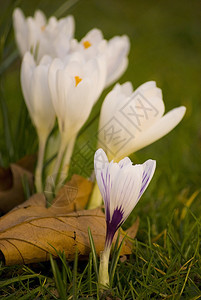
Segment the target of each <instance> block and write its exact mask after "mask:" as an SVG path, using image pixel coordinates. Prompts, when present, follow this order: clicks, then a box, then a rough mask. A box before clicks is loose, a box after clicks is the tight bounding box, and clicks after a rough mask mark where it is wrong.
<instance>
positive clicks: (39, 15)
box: [34, 10, 47, 27]
mask: <svg viewBox="0 0 201 300" xmlns="http://www.w3.org/2000/svg"><path fill="white" fill-rule="evenodd" d="M34 19H35V21H36V23H37V24H38V26H40V27H42V26H44V25H46V22H47V20H46V16H45V15H44V13H43V12H42V11H41V10H36V11H35V14H34Z"/></svg>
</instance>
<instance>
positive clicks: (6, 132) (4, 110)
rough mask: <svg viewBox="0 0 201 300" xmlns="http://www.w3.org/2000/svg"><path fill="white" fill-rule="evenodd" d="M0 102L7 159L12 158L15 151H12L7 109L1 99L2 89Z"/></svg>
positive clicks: (0, 95)
mask: <svg viewBox="0 0 201 300" xmlns="http://www.w3.org/2000/svg"><path fill="white" fill-rule="evenodd" d="M0 103H1V110H2V117H3V128H4V136H5V142H6V148H7V152H8V154H9V160H13V159H14V153H15V151H14V145H13V141H12V134H11V130H10V121H9V116H8V109H7V105H6V103H5V100H4V99H3V93H2V91H1V93H0Z"/></svg>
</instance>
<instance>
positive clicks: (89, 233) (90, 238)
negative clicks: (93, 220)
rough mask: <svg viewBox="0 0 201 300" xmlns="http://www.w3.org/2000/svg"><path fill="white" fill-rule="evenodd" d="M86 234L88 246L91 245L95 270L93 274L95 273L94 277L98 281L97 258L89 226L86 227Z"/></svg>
mask: <svg viewBox="0 0 201 300" xmlns="http://www.w3.org/2000/svg"><path fill="white" fill-rule="evenodd" d="M88 235H89V242H90V246H91V252H92V258H93V265H94V271H95V274H96V279H97V281H98V259H97V255H96V247H95V244H94V240H93V236H92V233H91V229H90V228H89V227H88Z"/></svg>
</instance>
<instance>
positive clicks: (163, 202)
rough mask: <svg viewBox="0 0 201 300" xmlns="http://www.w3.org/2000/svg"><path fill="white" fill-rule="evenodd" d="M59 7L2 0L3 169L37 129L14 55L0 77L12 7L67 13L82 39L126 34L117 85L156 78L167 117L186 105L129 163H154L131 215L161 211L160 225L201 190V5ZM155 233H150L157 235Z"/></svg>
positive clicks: (85, 0) (86, 0)
mask: <svg viewBox="0 0 201 300" xmlns="http://www.w3.org/2000/svg"><path fill="white" fill-rule="evenodd" d="M64 3H65V2H64V1H60V0H51V1H50V0H49V1H48V0H40V1H39V0H37V1H36V0H35V1H34V0H31V1H25V0H22V1H8V0H4V1H2V0H1V11H0V20H1V50H2V48H3V47H2V45H3V46H4V49H3V51H1V66H0V70H1V98H2V99H4V101H5V103H6V105H7V109H8V116H9V120H10V127H11V136H10V141H9V140H8V136H7V141H6V138H5V135H6V132H5V130H3V128H4V127H3V122H4V121H3V114H0V151H1V157H0V158H1V164H4V165H6V164H8V163H9V162H10V161H15V160H16V159H19V158H20V156H23V155H25V154H26V153H32V152H36V151H37V140H36V136H35V131H34V129H33V128H32V126H31V124H30V121H29V119H28V117H27V113H26V109H25V105H24V102H23V98H22V94H21V88H20V80H19V70H20V59H19V57H18V58H17V59H16V60H14V62H13V63H12V64H11V65H10V66H9V68H8V69H7V70H6V71H5V72H2V70H3V67H2V66H4V65H5V62H7V59H8V58H9V57H10V55H12V53H13V52H14V51H16V45H15V41H14V36H13V29H12V7H13V8H14V7H15V6H19V7H21V8H22V10H23V11H24V13H25V15H26V16H28V15H33V12H34V11H35V10H36V9H41V10H43V11H44V12H45V14H46V15H47V16H48V17H49V16H50V15H52V14H54V13H55V12H57V15H59V17H63V16H65V15H67V14H72V15H73V16H74V17H75V21H76V31H75V37H76V38H77V39H81V38H82V37H83V36H84V35H85V34H86V33H87V32H88V31H89V30H90V29H92V28H94V27H97V28H100V29H101V30H102V31H103V34H104V36H105V38H106V39H109V38H112V37H113V36H114V35H122V34H127V35H128V36H129V38H130V41H131V50H130V54H129V66H128V69H127V71H126V72H125V74H124V75H123V76H122V78H120V80H119V82H120V83H123V82H125V81H128V80H129V81H131V82H132V83H133V85H134V88H136V87H138V86H139V85H140V84H142V83H144V82H146V81H149V80H155V81H156V82H157V85H158V86H159V87H160V88H161V89H162V91H163V98H164V102H165V106H166V111H169V110H170V109H172V108H174V107H177V106H180V105H185V106H186V107H187V113H186V115H185V117H184V119H183V120H182V122H181V123H180V124H179V126H178V127H177V128H176V129H174V131H173V132H171V133H170V134H168V136H166V137H164V138H162V139H161V140H160V141H157V142H155V143H154V144H153V145H150V146H148V147H146V148H145V149H143V150H140V151H138V152H137V153H136V154H134V155H132V159H133V160H134V162H135V163H136V162H138V163H141V162H143V161H145V160H146V159H148V158H152V159H155V160H156V161H157V171H156V175H155V177H154V179H153V183H152V184H151V185H150V188H149V189H148V191H147V192H146V193H145V195H144V197H143V201H141V202H140V203H139V205H138V206H137V208H136V211H135V212H136V213H137V214H140V215H141V216H143V215H146V214H147V213H148V214H151V215H150V217H152V218H155V217H156V215H158V214H160V212H161V211H163V212H164V209H165V211H166V212H167V216H165V218H160V220H159V223H160V222H162V223H163V222H166V221H167V218H168V217H169V214H170V213H171V211H172V208H174V207H175V205H177V203H179V201H183V200H181V198H182V199H184V198H185V197H189V196H190V195H191V194H192V193H193V192H194V191H196V190H198V189H199V188H200V179H201V157H200V148H201V128H200V120H201V83H200V75H201V2H200V1H196V0H193V1H189V0H184V1H181V0H180V1H173V0H170V1H165V0H162V1H158V0H157V1H156V0H154V1H148V0H146V1H145V0H143V1H136V0H124V1H123V0H101V1H100V0H99V1H98V0H80V1H77V2H75V1H68V2H67V3H68V5H69V7H70V8H69V10H68V11H67V12H66V11H65V10H64V9H61V10H58V9H59V7H60V6H61V5H62V4H64ZM7 33H8V34H7ZM110 89H111V87H110V88H109V89H108V90H107V91H104V93H103V96H102V97H101V100H100V101H99V103H98V104H97V105H96V107H95V108H94V110H93V112H92V114H91V116H90V120H92V119H93V118H94V116H96V114H97V111H98V109H99V108H100V105H101V102H102V100H103V99H104V96H105V94H106V93H107V92H108V91H109V90H110ZM20 113H21V115H20ZM25 119H26V120H25ZM97 124H98V119H96V120H95V121H94V122H92V123H91V125H90V127H88V129H87V130H86V131H83V132H84V133H83V135H82V137H81V138H80V143H82V142H83V141H87V139H90V136H91V132H93V133H95V132H96V130H97ZM25 127H26V128H25ZM17 128H18V129H19V128H23V130H22V132H23V135H20V134H19V131H17V130H18V129H17ZM16 132H17V133H16ZM24 132H26V134H25V135H24ZM12 142H13V143H12ZM6 143H7V145H9V143H11V145H12V144H13V145H14V146H13V152H14V153H15V154H14V155H12V149H11V150H9V151H11V153H8V152H9V151H8V149H7V148H6ZM78 143H79V141H78ZM16 145H17V146H16ZM15 147H16V148H18V151H16V149H15ZM16 153H17V154H16ZM5 162H6V163H5ZM196 201H197V204H195V207H194V210H195V211H196V212H197V210H198V208H199V209H200V205H198V201H199V200H198V199H197V200H196ZM163 216H164V213H163ZM158 225H159V224H158ZM156 227H157V226H156ZM159 227H160V226H159ZM160 228H161V227H160ZM158 230H159V229H158ZM158 230H157V229H156V233H157V231H158Z"/></svg>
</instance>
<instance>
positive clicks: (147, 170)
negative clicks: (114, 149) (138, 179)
mask: <svg viewBox="0 0 201 300" xmlns="http://www.w3.org/2000/svg"><path fill="white" fill-rule="evenodd" d="M142 166H143V174H142V183H141V188H140V193H139V195H138V200H139V199H140V197H141V196H142V194H143V193H144V191H145V190H146V188H147V187H148V185H149V182H150V181H151V179H152V177H153V175H154V172H155V169H156V161H155V160H152V159H149V160H147V161H146V162H145V163H144V164H143V165H142Z"/></svg>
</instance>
